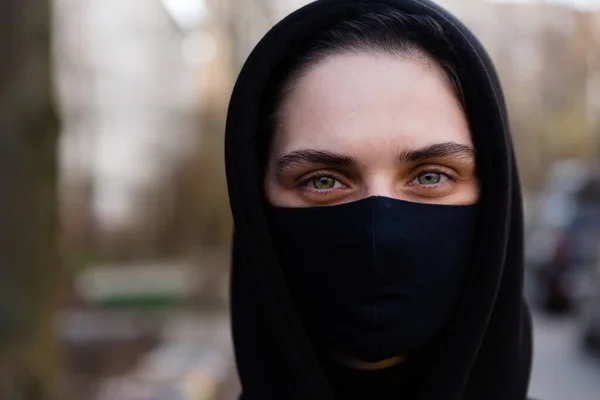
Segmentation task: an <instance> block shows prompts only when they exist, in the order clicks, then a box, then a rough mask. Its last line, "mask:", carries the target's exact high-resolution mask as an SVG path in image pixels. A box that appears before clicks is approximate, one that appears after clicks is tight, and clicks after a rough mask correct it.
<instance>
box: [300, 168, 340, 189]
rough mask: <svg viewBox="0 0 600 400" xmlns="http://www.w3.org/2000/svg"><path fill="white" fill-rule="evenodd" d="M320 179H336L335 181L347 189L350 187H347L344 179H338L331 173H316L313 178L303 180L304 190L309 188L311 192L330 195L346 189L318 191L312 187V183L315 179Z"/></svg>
mask: <svg viewBox="0 0 600 400" xmlns="http://www.w3.org/2000/svg"><path fill="white" fill-rule="evenodd" d="M320 177H327V178H331V179H334V180H335V181H337V182H339V183H341V184H342V185H344V186H345V188H347V187H348V185H346V184H345V183H344V182H343V180H342V179H340V178H338V177H337V176H336V175H335V174H333V173H331V172H318V173H315V174H313V175H311V176H309V177H308V178H304V179H302V181H301V182H300V183H301V186H302V187H304V188H307V190H310V191H311V192H313V193H329V192H331V191H333V190H339V189H344V188H332V189H317V188H314V187H310V182H311V181H312V180H313V179H315V178H320Z"/></svg>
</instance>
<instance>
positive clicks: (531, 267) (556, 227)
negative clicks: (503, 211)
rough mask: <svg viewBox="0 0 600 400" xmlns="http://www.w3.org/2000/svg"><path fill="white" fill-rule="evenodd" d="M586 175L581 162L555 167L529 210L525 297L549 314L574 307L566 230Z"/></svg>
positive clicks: (574, 215) (575, 212) (567, 230)
mask: <svg viewBox="0 0 600 400" xmlns="http://www.w3.org/2000/svg"><path fill="white" fill-rule="evenodd" d="M586 175H587V172H586V169H585V167H584V166H583V165H581V164H580V163H577V162H562V163H557V164H555V165H554V166H553V167H552V168H551V169H550V171H549V175H548V179H547V181H546V183H545V185H544V187H543V189H542V190H541V192H540V194H539V195H538V196H537V200H536V201H535V202H534V203H535V204H533V205H531V204H530V206H529V207H528V208H529V210H530V211H529V214H530V215H528V216H527V217H528V218H527V220H528V221H529V222H528V225H527V226H526V243H525V245H526V246H525V261H526V264H527V267H528V268H527V272H528V276H529V277H530V279H529V280H528V281H532V282H531V283H532V284H531V285H530V286H531V289H530V290H528V292H529V293H528V294H529V296H530V297H531V298H532V300H533V302H534V303H536V304H539V305H541V306H542V307H543V308H544V309H546V310H548V311H567V310H570V309H572V306H573V301H572V300H573V296H572V294H573V293H572V292H573V284H572V282H573V279H572V275H573V274H571V272H573V270H572V269H571V268H570V266H571V258H570V256H571V254H570V245H571V244H572V243H571V240H570V232H569V229H570V227H571V223H572V222H573V221H574V220H575V218H576V214H577V210H578V205H577V200H576V197H577V196H576V194H577V192H578V191H579V190H580V189H581V188H582V187H583V186H584V184H585V180H586ZM533 213H535V214H533ZM531 214H533V215H531Z"/></svg>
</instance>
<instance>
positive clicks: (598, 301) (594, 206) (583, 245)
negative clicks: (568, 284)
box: [572, 174, 600, 349]
mask: <svg viewBox="0 0 600 400" xmlns="http://www.w3.org/2000/svg"><path fill="white" fill-rule="evenodd" d="M577 201H578V204H579V209H578V213H577V218H576V219H575V220H574V221H573V225H574V226H576V229H573V232H574V234H573V246H572V247H573V249H572V259H573V263H577V264H578V265H580V266H582V268H583V276H582V279H581V285H580V287H581V291H580V296H579V308H580V315H581V327H582V333H583V339H584V341H585V343H587V344H589V345H592V346H594V347H596V348H598V349H600V174H598V175H597V176H596V177H594V178H593V179H590V180H588V182H587V184H586V185H585V186H584V187H583V188H582V189H581V191H580V192H579V194H578V199H577Z"/></svg>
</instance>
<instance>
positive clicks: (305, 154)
mask: <svg viewBox="0 0 600 400" xmlns="http://www.w3.org/2000/svg"><path fill="white" fill-rule="evenodd" d="M306 164H323V165H335V166H338V167H353V166H357V165H359V162H358V160H357V159H356V158H354V157H352V156H349V155H346V154H338V153H333V152H330V151H325V150H296V151H292V152H291V153H288V154H286V155H284V156H282V157H280V158H279V159H278V160H277V172H278V173H283V172H285V171H286V170H289V169H292V168H294V167H297V166H302V165H306Z"/></svg>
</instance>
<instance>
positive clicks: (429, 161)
mask: <svg viewBox="0 0 600 400" xmlns="http://www.w3.org/2000/svg"><path fill="white" fill-rule="evenodd" d="M280 117H281V124H280V125H279V127H278V129H277V131H276V132H275V135H274V138H273V141H272V144H271V149H270V154H269V161H268V170H267V174H266V178H265V191H266V195H267V198H268V200H269V202H270V203H271V204H272V205H274V206H279V207H314V206H328V205H335V204H341V203H347V202H351V201H356V200H360V199H363V198H366V197H370V196H386V197H391V198H395V199H400V200H406V201H412V202H419V203H431V204H449V205H467V204H473V203H476V202H477V200H478V196H479V191H478V183H477V179H476V176H475V152H474V148H473V144H472V141H471V136H470V133H469V127H468V123H467V120H466V118H465V116H464V113H463V110H462V108H461V106H460V103H459V102H458V100H457V99H456V97H455V95H454V93H453V90H452V88H451V85H450V83H449V81H448V79H447V78H446V77H445V76H444V72H443V71H442V69H441V68H440V67H438V66H437V64H435V63H434V62H433V61H430V60H428V59H426V58H424V57H420V58H417V57H414V56H392V55H382V54H370V53H346V54H339V55H334V56H330V57H327V58H326V59H325V60H323V61H322V62H320V63H318V64H317V65H316V66H314V67H312V68H311V69H310V70H309V72H308V73H307V74H306V75H304V76H303V77H302V78H300V80H299V81H298V82H296V83H295V88H294V90H293V91H291V93H290V95H289V97H288V99H287V101H286V102H285V105H284V107H283V108H282V110H281V112H280Z"/></svg>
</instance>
